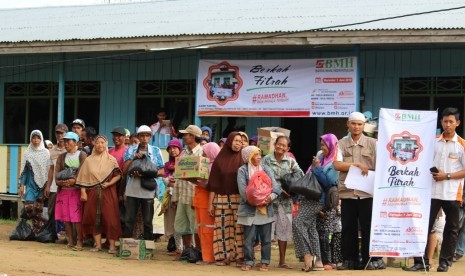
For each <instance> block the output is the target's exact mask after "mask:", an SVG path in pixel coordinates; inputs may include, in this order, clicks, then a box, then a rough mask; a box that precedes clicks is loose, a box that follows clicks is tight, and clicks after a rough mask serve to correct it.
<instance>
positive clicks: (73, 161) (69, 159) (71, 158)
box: [65, 150, 81, 168]
mask: <svg viewBox="0 0 465 276" xmlns="http://www.w3.org/2000/svg"><path fill="white" fill-rule="evenodd" d="M80 153H81V151H79V150H77V151H76V152H75V153H69V152H68V153H67V154H66V157H65V165H66V166H68V167H70V168H79V154H80Z"/></svg>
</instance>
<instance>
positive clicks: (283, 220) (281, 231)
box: [262, 136, 304, 268]
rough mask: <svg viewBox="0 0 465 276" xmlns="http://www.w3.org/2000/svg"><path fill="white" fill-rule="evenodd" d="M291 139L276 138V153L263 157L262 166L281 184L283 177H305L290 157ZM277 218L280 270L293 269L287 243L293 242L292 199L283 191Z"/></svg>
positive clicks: (277, 208)
mask: <svg viewBox="0 0 465 276" xmlns="http://www.w3.org/2000/svg"><path fill="white" fill-rule="evenodd" d="M290 147H291V139H289V137H287V136H280V137H278V138H276V142H275V149H274V152H272V153H270V154H268V155H267V156H265V157H263V159H262V164H264V165H267V166H269V167H270V168H271V169H272V171H273V176H274V178H275V179H276V181H278V182H280V180H281V178H282V176H283V175H285V174H288V173H294V172H297V173H299V174H300V175H302V176H303V175H304V173H303V171H302V170H301V169H300V167H299V164H297V161H295V159H293V158H291V157H290V156H288V155H287V154H286V153H288V151H289V149H290ZM273 206H274V210H275V216H276V237H277V239H278V246H279V264H278V267H279V268H291V267H290V266H289V265H288V264H287V263H286V248H287V242H289V241H292V210H293V205H292V198H291V197H290V195H289V194H288V193H287V192H286V191H283V193H281V195H280V196H279V197H278V199H277V200H276V201H275V202H274V203H273Z"/></svg>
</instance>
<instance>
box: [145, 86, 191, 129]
mask: <svg viewBox="0 0 465 276" xmlns="http://www.w3.org/2000/svg"><path fill="white" fill-rule="evenodd" d="M136 89H137V103H136V126H140V125H149V126H150V125H151V124H153V123H155V122H156V121H158V119H157V113H158V111H159V110H160V109H161V108H163V109H165V110H166V112H167V115H168V117H167V119H168V120H171V122H172V123H173V125H174V127H175V128H176V129H181V128H185V127H187V126H188V125H190V124H191V123H192V122H193V121H194V109H195V107H194V104H195V80H151V81H150V80H149V81H138V82H137V88H136Z"/></svg>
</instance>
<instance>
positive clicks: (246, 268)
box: [241, 265, 261, 271]
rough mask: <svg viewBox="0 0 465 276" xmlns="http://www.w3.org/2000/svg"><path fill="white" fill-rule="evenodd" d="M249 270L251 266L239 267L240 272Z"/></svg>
mask: <svg viewBox="0 0 465 276" xmlns="http://www.w3.org/2000/svg"><path fill="white" fill-rule="evenodd" d="M251 269H252V266H251V265H243V266H242V267H241V270H242V271H249V270H251ZM260 269H261V268H260Z"/></svg>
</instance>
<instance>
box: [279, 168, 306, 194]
mask: <svg viewBox="0 0 465 276" xmlns="http://www.w3.org/2000/svg"><path fill="white" fill-rule="evenodd" d="M303 176H304V173H303V172H302V171H300V170H298V171H295V172H292V173H288V174H285V175H283V176H281V180H280V181H279V182H280V183H281V188H282V189H283V190H284V191H285V192H286V193H288V194H291V191H290V190H289V186H290V185H292V184H291V183H292V182H296V181H297V180H299V179H301V178H302V177H303Z"/></svg>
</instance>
